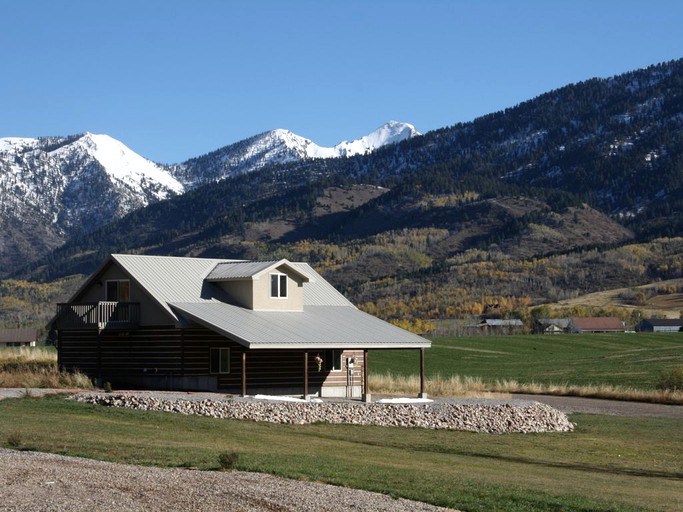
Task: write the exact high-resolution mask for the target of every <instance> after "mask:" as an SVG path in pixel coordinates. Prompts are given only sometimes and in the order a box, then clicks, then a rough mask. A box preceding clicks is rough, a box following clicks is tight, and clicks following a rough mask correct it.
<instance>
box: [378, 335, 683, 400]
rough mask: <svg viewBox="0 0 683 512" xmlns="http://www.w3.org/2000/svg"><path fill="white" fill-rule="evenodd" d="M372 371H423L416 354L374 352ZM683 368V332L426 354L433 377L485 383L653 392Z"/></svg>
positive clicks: (468, 345) (445, 346) (493, 340)
mask: <svg viewBox="0 0 683 512" xmlns="http://www.w3.org/2000/svg"><path fill="white" fill-rule="evenodd" d="M369 356H370V357H369V359H370V372H371V375H372V374H384V373H389V372H390V373H392V374H394V375H401V376H407V375H415V374H418V373H419V354H418V353H417V351H408V350H397V351H371V352H370V355H369ZM679 365H683V333H671V334H669V333H666V334H648V333H637V334H564V335H554V336H542V335H527V336H524V335H521V336H478V337H456V338H434V339H433V340H432V348H430V349H428V350H426V351H425V370H426V374H427V376H428V377H430V376H431V377H433V376H436V375H439V376H441V377H445V378H448V377H450V376H452V375H459V376H463V377H464V376H471V377H479V378H480V379H482V380H483V381H484V382H488V383H493V382H495V381H496V380H499V381H500V380H515V381H517V382H520V383H531V382H536V383H543V384H557V385H573V386H589V385H611V386H621V387H624V388H635V389H643V390H654V389H655V388H656V385H657V382H658V380H659V378H660V374H661V372H662V370H665V369H671V368H673V367H675V366H679Z"/></svg>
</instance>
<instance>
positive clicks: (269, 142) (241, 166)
mask: <svg viewBox="0 0 683 512" xmlns="http://www.w3.org/2000/svg"><path fill="white" fill-rule="evenodd" d="M417 135H420V132H418V131H417V130H416V129H415V127H414V126H413V125H411V124H408V123H401V122H398V121H389V122H388V123H386V124H384V125H382V126H380V127H379V128H377V129H376V130H375V131H373V132H372V133H370V134H368V135H366V136H364V137H361V138H359V139H356V140H353V141H342V142H340V143H339V144H337V145H336V146H333V147H325V146H319V145H318V144H316V143H315V142H313V141H312V140H310V139H307V138H305V137H301V136H300V135H297V134H295V133H292V132H291V131H289V130H283V129H277V130H271V131H268V132H265V133H261V134H259V135H255V136H254V137H250V138H248V139H245V140H243V141H240V142H237V143H235V144H231V145H229V146H226V147H223V148H221V149H218V150H216V151H213V152H211V153H209V154H206V155H204V156H201V157H198V158H193V159H191V160H188V161H187V162H185V163H183V164H180V165H177V166H174V167H173V170H172V172H173V174H174V176H175V177H176V178H178V180H180V181H181V182H182V183H183V184H185V185H186V186H187V187H189V188H193V187H196V186H198V185H201V184H205V183H210V182H212V181H217V180H220V179H223V178H226V177H228V176H232V175H235V174H243V173H247V172H252V171H255V170H258V169H260V168H262V167H264V166H266V165H268V164H274V163H287V162H292V161H297V160H304V159H309V158H339V157H349V156H354V155H359V154H366V153H371V152H372V151H374V150H376V149H378V148H380V147H382V146H385V145H387V144H394V143H396V142H400V141H402V140H405V139H408V138H410V137H415V136H417Z"/></svg>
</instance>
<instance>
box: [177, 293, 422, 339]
mask: <svg viewBox="0 0 683 512" xmlns="http://www.w3.org/2000/svg"><path fill="white" fill-rule="evenodd" d="M171 306H172V307H173V308H174V309H176V310H177V311H178V312H179V313H180V314H181V315H183V316H187V317H188V318H190V319H192V320H194V321H195V322H197V323H198V324H200V325H203V326H204V327H207V328H209V329H211V330H213V331H215V332H218V333H221V334H223V335H225V336H227V337H229V338H231V339H233V340H235V341H237V342H238V343H240V344H242V345H244V346H246V347H248V348H251V349H274V348H287V349H325V348H337V349H346V348H356V349H361V348H421V347H429V346H430V345H431V342H430V341H429V340H427V339H425V338H422V337H420V336H418V335H416V334H413V333H410V332H408V331H406V330H404V329H401V328H399V327H396V326H394V325H392V324H390V323H388V322H385V321H383V320H380V319H379V318H376V317H374V316H372V315H369V314H367V313H363V312H362V311H359V310H358V309H355V308H350V307H345V306H309V307H306V308H304V310H303V311H301V312H279V311H253V310H250V309H245V308H241V307H239V306H232V305H230V304H226V303H223V302H219V301H213V302H204V303H197V302H189V303H188V302H185V303H182V302H177V303H172V304H171Z"/></svg>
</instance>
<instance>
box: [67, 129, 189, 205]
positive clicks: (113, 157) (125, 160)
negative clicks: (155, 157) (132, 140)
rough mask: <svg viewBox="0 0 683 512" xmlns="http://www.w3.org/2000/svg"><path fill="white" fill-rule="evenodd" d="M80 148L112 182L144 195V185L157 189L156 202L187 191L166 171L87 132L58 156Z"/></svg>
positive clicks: (110, 140)
mask: <svg viewBox="0 0 683 512" xmlns="http://www.w3.org/2000/svg"><path fill="white" fill-rule="evenodd" d="M79 148H80V150H81V151H83V152H85V153H87V154H89V155H90V156H92V158H94V159H95V160H97V161H98V162H99V164H100V165H101V166H102V167H103V168H104V170H105V172H106V173H107V175H108V176H109V177H110V178H111V179H113V180H116V181H119V182H121V183H123V184H125V185H127V186H128V187H130V188H132V189H133V190H135V191H138V192H142V191H143V188H144V187H143V185H144V184H145V183H147V184H152V183H153V184H154V185H155V187H154V188H155V190H154V191H153V192H152V194H153V195H154V196H155V197H156V198H157V199H165V198H167V197H168V192H169V191H171V192H173V193H176V194H180V193H182V192H183V191H184V187H183V185H182V184H180V182H178V181H177V180H176V179H175V178H173V176H171V174H170V173H169V172H168V171H167V170H166V169H164V168H163V167H161V166H160V165H158V164H155V163H154V162H152V161H150V160H147V159H146V158H143V157H141V156H140V155H138V154H137V153H135V152H134V151H133V150H131V149H130V148H129V147H127V146H126V145H125V144H123V143H122V142H120V141H118V140H116V139H114V138H113V137H110V136H109V135H103V134H94V133H90V132H86V133H84V134H83V136H82V137H80V138H79V139H78V140H77V141H75V142H73V143H72V144H68V145H66V146H63V147H61V148H59V149H57V150H56V151H55V153H57V152H64V153H67V152H71V151H74V150H75V149H76V150H78V149H79Z"/></svg>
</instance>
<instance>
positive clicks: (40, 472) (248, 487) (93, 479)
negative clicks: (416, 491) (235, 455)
mask: <svg viewBox="0 0 683 512" xmlns="http://www.w3.org/2000/svg"><path fill="white" fill-rule="evenodd" d="M111 510H116V511H121V512H123V511H125V512H128V511H164V512H166V511H188V510H193V511H214V510H215V511H255V512H261V511H264V512H265V511H268V512H274V511H277V512H285V511H309V510H310V511H316V512H318V511H330V512H336V511H339V512H349V511H354V510H355V511H360V510H363V511H387V512H389V511H396V512H402V511H406V512H408V511H417V512H419V511H425V512H426V511H439V510H443V511H445V510H450V509H444V508H440V507H435V506H432V505H427V504H424V503H420V502H416V501H409V500H404V499H394V498H391V497H389V496H386V495H384V494H378V493H373V492H368V491H361V490H357V489H347V488H344V487H336V486H333V485H327V484H320V483H315V482H301V481H297V480H289V479H286V478H278V477H275V476H271V475H265V474H261V473H245V472H241V471H232V472H211V471H193V470H188V469H178V468H155V467H144V466H132V465H128V464H113V463H109V462H100V461H94V460H89V459H80V458H77V457H63V456H60V455H52V454H47V453H37V452H19V451H14V450H6V449H2V448H0V511H23V512H33V511H36V512H38V511H41V512H57V511H69V512H79V511H88V512H93V511H96V512H97V511H111Z"/></svg>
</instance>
